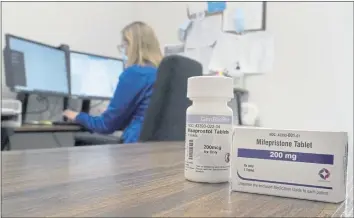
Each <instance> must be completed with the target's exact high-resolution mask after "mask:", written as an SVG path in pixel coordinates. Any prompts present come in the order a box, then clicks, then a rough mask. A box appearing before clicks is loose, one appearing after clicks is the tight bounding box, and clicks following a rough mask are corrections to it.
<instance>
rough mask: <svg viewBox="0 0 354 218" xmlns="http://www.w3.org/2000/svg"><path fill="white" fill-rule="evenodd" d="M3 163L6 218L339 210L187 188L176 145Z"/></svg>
mask: <svg viewBox="0 0 354 218" xmlns="http://www.w3.org/2000/svg"><path fill="white" fill-rule="evenodd" d="M2 158H3V159H2V162H3V163H2V198H3V201H2V215H3V216H4V217H17V216H26V217H44V216H46V217H73V216H75V217H77V216H80V217H92V216H100V217H102V216H104V217H113V216H114V217H117V216H119V217H129V216H135V217H137V216H154V217H166V216H173V217H180V216H189V217H190V216H199V217H200V216H210V217H260V216H272V217H274V216H276V217H291V216H292V217H315V216H323V215H324V214H325V215H328V214H331V213H334V211H336V209H337V208H338V207H339V204H328V203H321V202H314V201H306V200H297V199H290V198H281V197H273V196H266V195H257V194H248V193H240V192H230V190H229V184H227V183H224V184H200V183H193V182H188V181H186V180H185V179H184V145H183V143H177V142H176V143H145V144H125V145H107V146H90V147H72V148H58V149H42V150H27V151H26V150H25V151H10V152H6V153H3V156H2Z"/></svg>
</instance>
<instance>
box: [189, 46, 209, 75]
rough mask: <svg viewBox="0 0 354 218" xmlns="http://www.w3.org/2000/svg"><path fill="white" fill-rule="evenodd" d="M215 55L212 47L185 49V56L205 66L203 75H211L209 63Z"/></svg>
mask: <svg viewBox="0 0 354 218" xmlns="http://www.w3.org/2000/svg"><path fill="white" fill-rule="evenodd" d="M212 53H213V47H212V46H204V47H199V48H190V49H185V51H184V53H183V56H185V57H188V58H190V59H193V60H196V61H198V62H199V63H200V64H201V65H202V66H203V74H204V75H205V74H209V68H208V65H209V62H210V59H211V56H212Z"/></svg>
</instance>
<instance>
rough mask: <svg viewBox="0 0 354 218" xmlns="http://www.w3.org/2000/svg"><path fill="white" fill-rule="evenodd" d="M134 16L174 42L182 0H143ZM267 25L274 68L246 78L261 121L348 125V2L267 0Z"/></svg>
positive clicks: (310, 125) (288, 124)
mask: <svg viewBox="0 0 354 218" xmlns="http://www.w3.org/2000/svg"><path fill="white" fill-rule="evenodd" d="M139 8H140V9H143V8H145V10H141V11H139V13H138V14H136V15H135V17H136V18H137V19H141V20H144V21H146V22H148V23H149V24H150V25H151V26H153V27H154V29H155V31H156V32H157V34H158V36H159V38H160V41H161V43H162V45H163V44H165V43H177V42H178V40H177V28H178V26H179V25H180V24H182V22H183V21H184V20H185V19H186V3H185V2H144V3H141V4H139ZM267 8H268V9H267V30H269V31H270V32H271V33H273V34H274V37H275V64H274V71H273V72H271V73H269V74H267V75H263V76H252V77H249V78H247V88H248V89H249V91H250V100H251V101H254V102H256V103H257V104H258V105H259V107H260V110H261V117H262V124H263V125H265V126H272V127H281V128H313V129H323V128H326V129H343V128H346V129H348V128H349V127H351V125H349V124H348V123H349V122H348V120H349V119H350V122H351V120H352V119H351V118H350V116H352V86H353V85H352V77H353V65H352V61H353V7H352V3H351V2H346V3H345V2H316V3H311V2H307V3H306V2H284V3H282V2H269V3H267Z"/></svg>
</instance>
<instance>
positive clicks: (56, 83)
mask: <svg viewBox="0 0 354 218" xmlns="http://www.w3.org/2000/svg"><path fill="white" fill-rule="evenodd" d="M7 51H8V52H9V53H7V54H8V55H9V57H8V60H9V62H10V63H9V64H10V65H11V67H10V68H7V69H11V70H10V71H11V72H8V73H10V75H9V76H11V77H12V78H11V79H12V85H13V87H11V88H14V89H15V91H31V92H50V93H58V94H69V81H68V69H67V62H66V59H65V52H64V51H63V50H60V49H57V48H55V47H51V46H47V45H44V44H41V43H36V42H33V41H30V40H26V39H22V38H19V37H15V36H7ZM7 76H8V75H7Z"/></svg>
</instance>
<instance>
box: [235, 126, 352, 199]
mask: <svg viewBox="0 0 354 218" xmlns="http://www.w3.org/2000/svg"><path fill="white" fill-rule="evenodd" d="M347 147H348V136H347V133H345V132H321V131H302V130H301V131H300V130H299V131H298V130H279V129H266V128H257V127H235V128H234V135H233V147H232V155H231V158H232V162H231V177H232V179H231V180H232V181H231V182H232V184H231V186H232V190H233V191H241V192H251V193H259V194H268V195H276V196H283V197H291V198H300V199H308V200H317V201H325V202H333V203H338V202H341V201H343V200H344V199H345V191H346V190H345V189H346V169H347V149H348V148H347Z"/></svg>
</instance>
